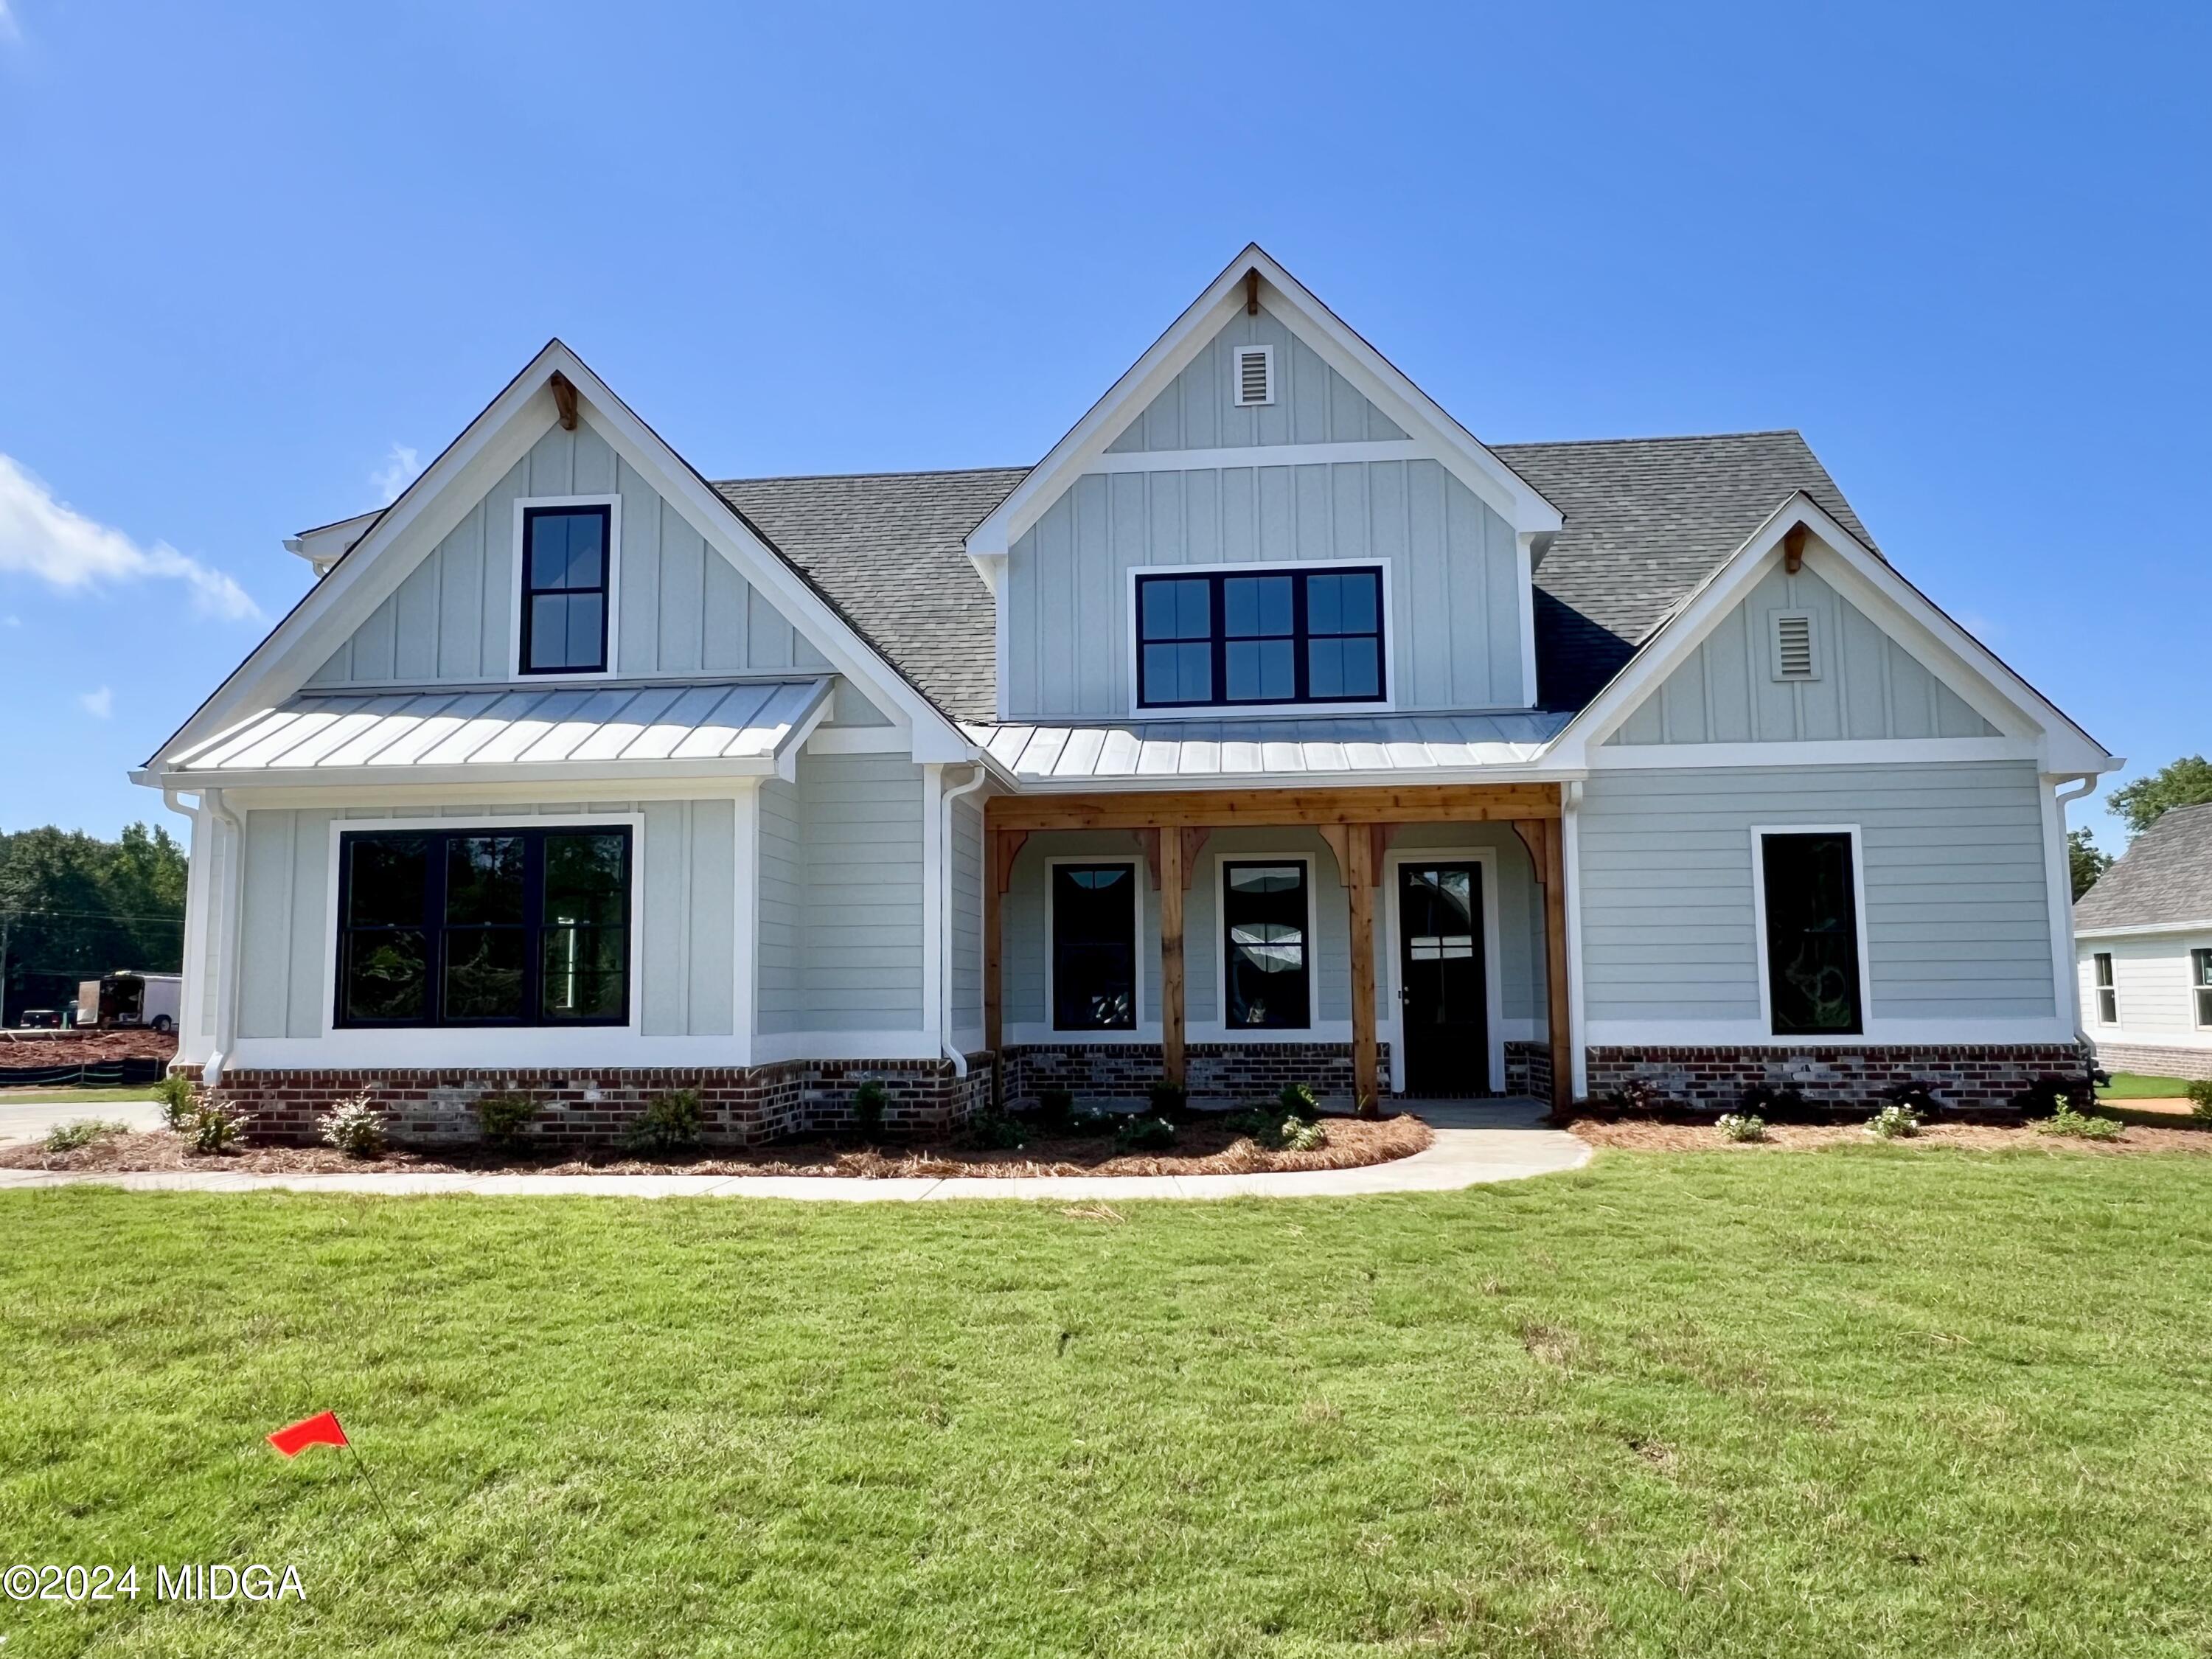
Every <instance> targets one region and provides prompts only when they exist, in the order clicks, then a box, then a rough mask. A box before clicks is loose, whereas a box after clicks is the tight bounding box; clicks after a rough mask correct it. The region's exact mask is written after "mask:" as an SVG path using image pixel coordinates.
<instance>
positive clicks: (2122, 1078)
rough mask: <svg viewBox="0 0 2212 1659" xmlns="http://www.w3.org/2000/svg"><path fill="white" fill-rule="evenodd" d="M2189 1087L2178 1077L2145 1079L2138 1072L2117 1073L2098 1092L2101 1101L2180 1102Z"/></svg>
mask: <svg viewBox="0 0 2212 1659" xmlns="http://www.w3.org/2000/svg"><path fill="white" fill-rule="evenodd" d="M2188 1091H2189V1085H2188V1084H2187V1083H2185V1082H2184V1081H2183V1080H2182V1079H2179V1078H2178V1077H2144V1076H2143V1075H2142V1074H2141V1073H2136V1072H2115V1073H2112V1081H2111V1082H2110V1083H2107V1084H2106V1085H2104V1086H2103V1087H2102V1088H2100V1089H2099V1090H2098V1091H2097V1098H2098V1099H2100V1100H2179V1099H2181V1098H2183V1097H2184V1096H2185V1095H2186V1094H2187V1093H2188Z"/></svg>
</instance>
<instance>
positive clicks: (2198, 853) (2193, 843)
mask: <svg viewBox="0 0 2212 1659" xmlns="http://www.w3.org/2000/svg"><path fill="white" fill-rule="evenodd" d="M2208 920H2212V802H2208V803H2207V804H2205V805H2202V806H2176V807H2173V808H2171V809H2170V810H2168V811H2165V812H2161V813H2160V815H2159V817H2158V819H2157V821H2156V822H2155V823H2153V824H2152V825H2151V827H2150V828H2149V829H2146V830H2144V831H2143V832H2142V834H2141V835H2140V836H2136V838H2135V840H2133V841H2132V842H2129V843H2128V850H2127V851H2126V852H2125V853H2124V854H2122V855H2121V857H2120V861H2119V862H2118V864H2115V865H2114V866H2112V868H2111V869H2109V870H2107V871H2106V872H2105V873H2104V874H2103V875H2102V876H2101V877H2100V878H2098V881H2097V884H2096V885H2095V886H2094V887H2092V888H2091V889H2090V890H2088V891H2087V892H2086V893H2084V894H2082V895H2081V901H2080V902H2078V903H2077V904H2075V907H2074V925H2075V927H2154V926H2156V925H2157V924H2158V923H2160V922H2166V921H2208Z"/></svg>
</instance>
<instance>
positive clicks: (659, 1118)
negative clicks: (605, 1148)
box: [623, 1089, 703, 1153]
mask: <svg viewBox="0 0 2212 1659" xmlns="http://www.w3.org/2000/svg"><path fill="white" fill-rule="evenodd" d="M702 1126H703V1119H702V1116H701V1114H700V1110H699V1091H697V1090H696V1089H671V1090H670V1091H668V1093H666V1094H665V1095H655V1096H654V1097H653V1098H652V1099H651V1100H649V1101H647V1102H646V1104H645V1110H644V1111H642V1112H641V1113H640V1114H638V1119H637V1121H636V1122H635V1123H633V1124H632V1125H630V1128H629V1133H628V1134H627V1135H625V1136H624V1137H623V1141H624V1144H625V1145H627V1146H629V1148H630V1149H631V1150H632V1151H633V1152H664V1153H665V1152H690V1151H691V1150H692V1149H694V1148H695V1147H696V1146H698V1144H699V1135H700V1131H701V1129H702Z"/></svg>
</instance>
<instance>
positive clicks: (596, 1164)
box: [0, 1111, 1431, 1180]
mask: <svg viewBox="0 0 2212 1659" xmlns="http://www.w3.org/2000/svg"><path fill="white" fill-rule="evenodd" d="M86 1115H87V1116H88V1117H93V1116H97V1115H98V1113H97V1112H96V1111H95V1112H88V1113H87V1114H86ZM1322 1121H1323V1124H1324V1126H1325V1127H1326V1128H1327V1129H1328V1140H1327V1141H1326V1142H1325V1143H1324V1144H1323V1145H1322V1146H1317V1147H1316V1148H1315V1149H1314V1150H1313V1151H1311V1152H1273V1151H1270V1150H1269V1149H1268V1148H1267V1147H1264V1146H1261V1145H1259V1144H1258V1143H1257V1142H1256V1141H1254V1140H1252V1139H1249V1138H1248V1137H1245V1136H1242V1135H1238V1134H1236V1133H1233V1132H1231V1130H1229V1129H1227V1128H1225V1127H1221V1126H1219V1125H1216V1124H1208V1123H1205V1122H1198V1123H1186V1124H1183V1125H1182V1126H1180V1127H1179V1131H1178V1134H1177V1139H1176V1146H1175V1148H1174V1150H1173V1151H1171V1152H1142V1153H1117V1152H1115V1148H1114V1142H1113V1139H1111V1137H1109V1136H1087V1137H1078V1136H1068V1137H1065V1138H1052V1139H1047V1138H1043V1137H1040V1138H1038V1139H1035V1140H1032V1141H1030V1143H1029V1144H1028V1145H1027V1146H1021V1147H1018V1148H992V1149H988V1150H987V1149H984V1148H980V1147H960V1146H946V1147H941V1148H940V1147H927V1148H924V1147H904V1146H890V1147H875V1146H859V1145H856V1144H855V1143H854V1142H853V1141H852V1140H850V1139H842V1140H830V1139H806V1140H791V1141H784V1142H779V1143H777V1144H776V1145H774V1146H759V1147H751V1148H742V1149H740V1148H729V1149H724V1148H714V1149H711V1150H708V1151H703V1152H700V1153H698V1154H697V1155H696V1156H695V1157H690V1158H641V1157H637V1156H635V1155H632V1154H629V1153H624V1152H605V1153H601V1154H597V1155H594V1156H592V1157H588V1158H581V1157H566V1158H562V1157H540V1158H532V1157H530V1156H529V1155H528V1154H524V1155H523V1156H520V1157H503V1156H501V1154H499V1153H497V1152H491V1151H489V1150H488V1149H483V1148H478V1147H474V1146H469V1147H453V1148H440V1149H438V1150H436V1151H426V1150H423V1149H422V1148H416V1147H394V1148H392V1149H391V1150H389V1151H387V1152H385V1153H384V1154H383V1155H382V1156H381V1157H379V1158H348V1157H346V1156H345V1155H344V1154H343V1152H334V1151H332V1150H331V1149H330V1148H328V1147H325V1146H247V1147H243V1148H240V1149H239V1150H237V1151H234V1152H225V1153H222V1154H221V1155H219V1156H212V1157H210V1156H206V1155H203V1154H197V1153H192V1152H186V1151H185V1143H184V1142H183V1141H182V1140H180V1139H178V1137H176V1136H175V1135H173V1134H169V1133H166V1132H164V1133H154V1134H116V1135H104V1136H102V1137H101V1138H100V1139H98V1140H95V1141H94V1142H93V1143H92V1144H91V1145H90V1146H81V1147H79V1148H77V1149H76V1151H75V1152H47V1151H46V1149H45V1148H44V1147H42V1146H10V1147H8V1148H5V1149H4V1150H0V1169H9V1170H100V1171H109V1172H121V1171H125V1170H223V1171H225V1172H228V1173H236V1174H241V1175H308V1174H313V1175H340V1174H345V1175H360V1174H363V1173H374V1172H375V1171H377V1170H390V1171H392V1172H395V1173H398V1172H401V1171H405V1172H407V1173H410V1174H436V1173H442V1172H447V1171H465V1172H466V1173H469V1174H471V1175H484V1174H489V1173H492V1172H495V1171H497V1172H509V1173H514V1174H527V1175H704V1176H748V1175H783V1176H860V1177H862V1178H863V1179H866V1180H883V1179H885V1178H888V1177H891V1176H925V1177H931V1176H1070V1175H1103V1176H1147V1175H1255V1174H1259V1173H1261V1172H1265V1171H1274V1170H1353V1169H1358V1168H1360V1167H1362V1166H1363V1165H1365V1164H1387V1163H1389V1162H1390V1161H1391V1160H1392V1159H1394V1158H1410V1157H1412V1156H1413V1154H1414V1153H1415V1152H1420V1151H1422V1150H1424V1149H1425V1148H1426V1147H1427V1146H1428V1145H1429V1142H1430V1140H1431V1135H1430V1133H1429V1127H1428V1125H1426V1124H1425V1123H1423V1122H1422V1121H1420V1120H1419V1118H1414V1117H1406V1116H1401V1117H1386V1118H1383V1119H1380V1120H1378V1121H1374V1122H1367V1121H1363V1120H1360V1119H1358V1118H1347V1117H1331V1118H1325V1119H1323V1120H1322Z"/></svg>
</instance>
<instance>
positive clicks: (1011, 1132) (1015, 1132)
mask: <svg viewBox="0 0 2212 1659" xmlns="http://www.w3.org/2000/svg"><path fill="white" fill-rule="evenodd" d="M961 1138H962V1139H963V1140H965V1141H966V1142H967V1143H968V1145H969V1146H974V1147H977V1148H979V1149H981V1150H982V1151H985V1152H1000V1151H1005V1150H1008V1149H1012V1148H1018V1147H1020V1146H1024V1145H1026V1144H1027V1142H1028V1139H1029V1135H1028V1133H1027V1131H1025V1130H1024V1128H1023V1127H1022V1126H1021V1125H1020V1124H1018V1123H1017V1122H1015V1121H1013V1119H1012V1118H1010V1117H1008V1116H1007V1115H1006V1114H1005V1113H1004V1112H982V1113H979V1114H978V1115H975V1116H974V1117H971V1118H969V1120H968V1127H966V1128H965V1129H964V1130H963V1131H962V1132H961Z"/></svg>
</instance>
